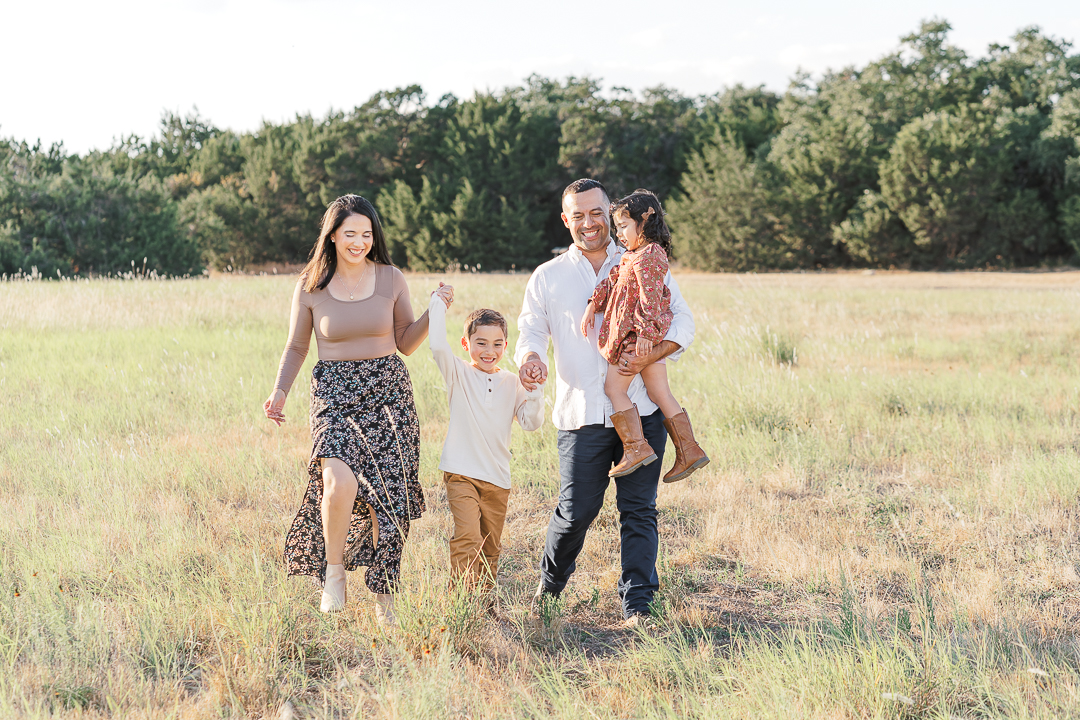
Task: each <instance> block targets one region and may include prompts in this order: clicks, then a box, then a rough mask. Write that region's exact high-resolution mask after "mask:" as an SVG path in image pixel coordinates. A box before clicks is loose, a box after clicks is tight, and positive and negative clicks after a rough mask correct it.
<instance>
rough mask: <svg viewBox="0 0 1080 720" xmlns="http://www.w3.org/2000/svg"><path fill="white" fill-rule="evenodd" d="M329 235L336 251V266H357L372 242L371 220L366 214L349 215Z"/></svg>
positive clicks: (365, 256)
mask: <svg viewBox="0 0 1080 720" xmlns="http://www.w3.org/2000/svg"><path fill="white" fill-rule="evenodd" d="M331 237H332V239H333V240H334V248H335V250H336V251H337V260H338V267H343V266H346V267H354V268H359V267H360V266H361V265H362V264H363V262H364V259H365V258H367V254H368V252H369V251H370V250H371V243H372V242H374V234H373V233H372V230H371V220H370V219H369V218H368V217H367V216H366V215H350V216H349V217H347V218H345V220H343V221H342V223H341V225H340V226H339V227H338V229H337V230H335V231H334V234H333V235H332V236H331Z"/></svg>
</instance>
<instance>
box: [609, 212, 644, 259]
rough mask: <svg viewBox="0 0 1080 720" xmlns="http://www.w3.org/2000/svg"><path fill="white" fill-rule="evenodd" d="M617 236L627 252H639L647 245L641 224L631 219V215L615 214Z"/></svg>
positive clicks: (624, 213)
mask: <svg viewBox="0 0 1080 720" xmlns="http://www.w3.org/2000/svg"><path fill="white" fill-rule="evenodd" d="M615 234H616V235H618V236H619V239H620V240H622V244H623V245H625V246H626V249H627V250H631V251H633V250H637V249H638V248H639V247H641V246H642V245H644V244H645V236H644V235H642V234H641V223H639V222H637V221H636V220H634V218H632V217H630V213H627V212H623V211H619V212H618V213H616V214H615Z"/></svg>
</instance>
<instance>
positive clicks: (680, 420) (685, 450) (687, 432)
mask: <svg viewBox="0 0 1080 720" xmlns="http://www.w3.org/2000/svg"><path fill="white" fill-rule="evenodd" d="M664 427H666V428H667V431H668V435H670V436H671V442H673V443H674V444H675V464H674V465H672V466H671V469H670V470H668V472H667V475H665V476H664V482H666V483H673V482H676V481H678V480H682V479H683V478H685V477H689V476H690V475H691V473H693V472H694V471H695V470H700V469H701V468H703V467H705V466H706V465H708V464H709V456H708V455H706V454H705V451H704V450H702V449H701V446H700V445H698V444H697V441H696V440H694V428H692V427H690V416H689V415H687V414H686V410H683V411H682V412H681V413H679V414H678V415H676V416H675V417H672V418H665V420H664Z"/></svg>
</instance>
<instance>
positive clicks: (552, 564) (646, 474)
mask: <svg viewBox="0 0 1080 720" xmlns="http://www.w3.org/2000/svg"><path fill="white" fill-rule="evenodd" d="M663 421H664V414H663V413H662V412H660V411H659V410H657V411H656V412H654V413H653V414H652V415H649V416H647V417H643V418H641V427H642V429H643V430H644V431H645V439H646V440H647V441H648V443H649V445H651V446H652V449H653V451H654V452H655V453H656V461H655V462H653V463H651V464H649V465H646V466H644V467H640V468H638V469H637V470H635V471H634V472H632V473H630V474H629V475H625V476H623V477H621V478H614V480H615V505H616V507H617V508H618V510H619V535H620V540H621V543H620V549H621V560H622V576H621V577H620V578H619V597H620V598H622V605H623V615H625V616H626V617H630V616H631V615H633V614H636V613H648V612H649V603H651V602H652V599H653V594H654V593H655V592H656V591H657V589H659V587H660V582H659V579H658V578H657V576H656V551H657V547H658V545H659V543H660V536H659V534H658V533H657V528H656V486H657V483H658V482H659V480H660V465H661V463H662V462H663V459H664V445H665V443H666V442H667V431H666V430H665V429H664V422H663ZM622 455H623V447H622V441H621V440H619V435H618V433H616V432H615V429H614V428H609V427H604V426H603V425H586V426H585V427H582V428H579V429H578V430H560V431H559V474H560V476H561V482H560V487H559V504H558V506H557V507H556V508H555V512H554V513H552V516H551V522H550V523H549V524H548V531H547V541H546V543H545V545H544V558H543V560H541V562H540V578H541V581H542V582H543V584H544V587H545V588H546V589H547V590H548V591H550V592H555V593H558V592H562V590H563V588H565V587H566V582H567V581H568V580H569V579H570V576H571V575H572V574H573V572H574V568H575V567H576V560H577V556H578V553H580V552H581V548H582V546H583V545H584V544H585V532H586V531H587V530H588V529H589V525H591V524H592V521H593V520H595V519H596V516H597V515H598V514H599V513H600V508H601V506H603V504H604V493H605V491H607V487H608V483H609V482H610V481H611V478H609V477H608V472H610V471H611V467H612V466H613V465H614V464H615V463H617V462H619V461H620V460H621V459H622Z"/></svg>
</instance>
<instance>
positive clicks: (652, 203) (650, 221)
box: [611, 188, 671, 254]
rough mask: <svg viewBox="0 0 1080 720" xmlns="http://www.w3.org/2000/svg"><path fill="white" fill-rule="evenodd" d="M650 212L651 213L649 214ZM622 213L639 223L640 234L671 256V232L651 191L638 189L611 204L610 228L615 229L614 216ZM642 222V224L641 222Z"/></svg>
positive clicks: (660, 206)
mask: <svg viewBox="0 0 1080 720" xmlns="http://www.w3.org/2000/svg"><path fill="white" fill-rule="evenodd" d="M650 211H651V212H650ZM620 212H624V213H626V214H627V215H629V216H630V218H631V219H632V220H633V221H634V222H637V223H641V234H642V235H644V236H645V239H646V240H648V241H649V242H654V243H656V244H657V245H659V246H660V247H662V248H664V252H666V253H668V254H671V231H670V230H668V226H667V223H666V222H665V221H664V206H663V205H661V204H660V198H658V197H656V193H654V192H653V191H652V190H645V189H644V188H638V189H637V190H635V191H634V192H632V193H630V194H629V195H627V196H626V197H624V198H622V199H620V200H616V201H615V202H613V203H611V226H612V227H615V215H616V214H617V213H620ZM642 221H644V222H642Z"/></svg>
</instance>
